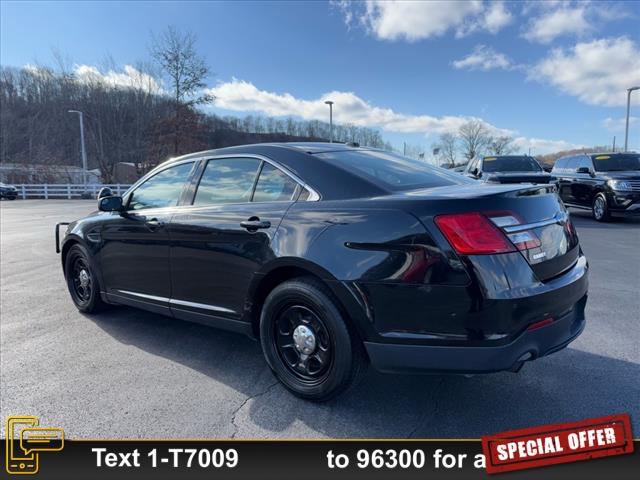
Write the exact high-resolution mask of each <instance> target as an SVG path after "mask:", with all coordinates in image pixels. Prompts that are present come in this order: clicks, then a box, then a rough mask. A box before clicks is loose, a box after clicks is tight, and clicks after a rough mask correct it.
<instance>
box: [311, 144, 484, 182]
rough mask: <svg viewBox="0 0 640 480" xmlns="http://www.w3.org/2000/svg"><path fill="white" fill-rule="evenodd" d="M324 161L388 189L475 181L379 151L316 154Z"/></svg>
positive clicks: (423, 162)
mask: <svg viewBox="0 0 640 480" xmlns="http://www.w3.org/2000/svg"><path fill="white" fill-rule="evenodd" d="M316 156H318V157H320V158H322V159H323V160H326V161H329V162H330V163H332V164H334V165H336V166H338V167H340V168H342V169H344V170H346V171H348V172H349V173H352V174H354V175H357V176H359V177H362V178H364V179H365V180H368V181H370V182H371V183H373V184H374V185H378V186H381V187H382V188H384V189H388V190H410V189H412V188H429V187H441V186H446V185H455V184H463V183H464V184H467V183H469V184H475V182H474V181H473V180H471V179H469V178H466V177H465V176H463V175H460V174H458V173H455V172H450V171H448V170H445V169H443V168H439V167H434V166H433V165H429V164H428V163H427V162H425V161H424V160H414V159H411V158H407V157H403V156H401V155H397V154H395V153H391V152H383V151H380V150H354V151H338V152H325V153H319V154H316Z"/></svg>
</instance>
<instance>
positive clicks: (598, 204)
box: [592, 193, 610, 222]
mask: <svg viewBox="0 0 640 480" xmlns="http://www.w3.org/2000/svg"><path fill="white" fill-rule="evenodd" d="M592 211H593V218H595V219H596V220H597V221H598V222H606V221H608V220H609V218H610V215H609V205H608V204H607V197H605V196H604V194H603V193H599V194H597V195H596V196H595V198H594V199H593V205H592Z"/></svg>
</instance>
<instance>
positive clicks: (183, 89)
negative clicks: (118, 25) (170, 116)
mask: <svg viewBox="0 0 640 480" xmlns="http://www.w3.org/2000/svg"><path fill="white" fill-rule="evenodd" d="M152 38H153V43H152V46H151V55H152V57H153V58H154V60H155V61H156V62H157V63H158V65H159V66H160V68H161V69H162V71H163V72H164V73H165V74H166V75H167V77H168V78H169V84H170V86H171V93H172V98H173V101H174V104H175V105H174V106H175V110H174V153H175V154H177V153H179V150H180V142H181V136H182V133H183V130H184V129H183V128H182V127H183V125H182V123H183V122H182V121H181V112H182V111H183V109H184V108H185V107H187V108H190V107H194V106H195V105H198V104H203V103H210V102H212V101H213V100H214V97H213V96H212V95H209V94H206V93H202V89H203V88H204V87H205V86H206V84H205V83H204V80H205V79H206V78H207V77H208V76H209V67H208V66H207V64H206V62H205V60H204V58H202V57H201V56H200V55H199V54H198V52H197V51H196V47H195V44H196V37H195V35H193V34H192V33H190V32H179V31H178V30H176V29H175V28H174V27H172V26H169V27H167V29H166V30H165V31H164V32H162V34H160V35H159V36H158V37H156V36H155V35H154V36H153V37H152Z"/></svg>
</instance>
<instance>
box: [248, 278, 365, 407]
mask: <svg viewBox="0 0 640 480" xmlns="http://www.w3.org/2000/svg"><path fill="white" fill-rule="evenodd" d="M260 341H261V343H262V350H263V352H264V355H265V358H266V360H267V363H268V364H269V366H270V367H271V370H272V371H273V373H274V374H275V375H276V377H277V378H278V379H279V380H280V381H281V382H282V383H283V384H284V386H285V387H286V388H288V389H289V390H290V391H291V392H293V393H294V394H295V395H297V396H299V397H302V398H305V399H308V400H315V401H324V400H328V399H330V398H332V397H334V396H336V395H338V394H340V393H342V392H343V391H345V390H346V389H347V388H349V387H350V386H352V385H354V384H356V383H357V381H358V380H359V379H360V378H361V376H362V374H363V372H364V371H365V368H366V356H365V354H364V347H363V346H362V344H361V342H360V340H359V339H358V338H356V336H355V334H354V333H353V332H350V331H349V328H348V326H347V324H346V322H345V320H344V317H343V315H342V313H341V312H340V308H339V306H338V304H337V302H336V301H335V300H334V299H333V295H331V292H330V291H328V289H327V288H326V287H325V286H324V285H323V284H322V283H321V282H319V281H317V280H316V279H314V278H308V277H305V278H300V279H295V280H290V281H287V282H284V283H282V284H280V285H278V286H277V287H276V288H275V289H274V290H273V291H272V292H271V293H270V294H269V296H268V297H267V299H266V300H265V303H264V307H263V309H262V315H261V318H260Z"/></svg>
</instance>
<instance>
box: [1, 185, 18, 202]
mask: <svg viewBox="0 0 640 480" xmlns="http://www.w3.org/2000/svg"><path fill="white" fill-rule="evenodd" d="M0 198H6V199H8V200H15V199H16V198H18V189H17V188H16V187H14V186H12V185H7V184H6V183H0Z"/></svg>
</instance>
